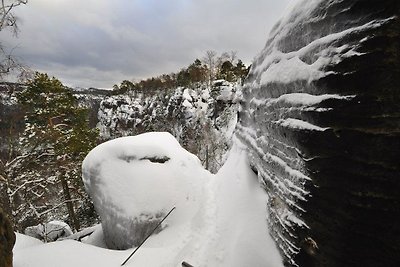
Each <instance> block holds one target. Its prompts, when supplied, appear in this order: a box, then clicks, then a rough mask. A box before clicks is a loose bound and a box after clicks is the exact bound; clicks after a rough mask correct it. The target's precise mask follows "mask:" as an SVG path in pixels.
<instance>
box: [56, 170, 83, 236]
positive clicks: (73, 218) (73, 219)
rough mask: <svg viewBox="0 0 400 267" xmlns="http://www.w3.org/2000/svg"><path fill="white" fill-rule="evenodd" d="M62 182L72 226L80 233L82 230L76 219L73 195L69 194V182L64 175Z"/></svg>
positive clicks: (61, 177) (61, 178)
mask: <svg viewBox="0 0 400 267" xmlns="http://www.w3.org/2000/svg"><path fill="white" fill-rule="evenodd" d="M60 180H61V184H62V187H63V193H64V198H65V201H66V205H67V209H68V215H69V219H70V220H71V223H72V226H73V227H74V228H75V230H76V231H79V230H80V225H79V221H78V220H77V218H76V215H75V210H74V205H73V203H72V201H71V200H72V199H71V193H70V192H69V187H68V183H67V180H65V177H64V175H63V174H62V175H60Z"/></svg>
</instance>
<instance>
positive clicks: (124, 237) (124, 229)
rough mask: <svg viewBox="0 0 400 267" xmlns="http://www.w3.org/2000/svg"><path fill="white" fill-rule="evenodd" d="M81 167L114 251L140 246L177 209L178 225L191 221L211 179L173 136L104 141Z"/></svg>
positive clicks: (131, 137)
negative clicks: (205, 186)
mask: <svg viewBox="0 0 400 267" xmlns="http://www.w3.org/2000/svg"><path fill="white" fill-rule="evenodd" d="M82 166H83V167H82V173H83V181H84V183H85V187H86V191H87V192H88V194H89V195H90V196H91V198H92V200H93V203H94V205H95V208H96V211H97V212H98V214H99V215H100V218H101V222H102V228H103V233H104V240H105V242H106V244H107V247H108V248H110V249H128V248H131V247H134V246H138V245H139V244H140V243H141V242H142V241H143V240H144V239H145V238H146V236H147V235H148V234H150V233H151V232H152V230H153V229H154V228H155V226H156V225H157V224H158V223H159V222H160V221H161V220H162V219H163V217H164V216H165V215H166V214H167V213H168V212H169V211H170V210H171V209H172V208H173V207H176V211H175V212H174V216H176V217H177V218H179V220H180V221H190V219H191V217H192V216H194V214H196V213H197V210H198V209H199V205H200V203H201V202H202V199H203V187H204V184H205V181H206V177H208V175H209V173H208V172H207V171H205V170H204V169H203V167H202V166H201V164H200V161H199V160H198V159H197V158H196V157H195V156H194V155H193V154H190V153H189V152H187V151H186V150H184V149H183V148H182V147H181V146H180V145H179V143H178V142H177V141H176V139H175V138H174V137H173V136H172V135H171V134H169V133H146V134H141V135H137V136H129V137H121V138H117V139H114V140H111V141H108V142H105V143H103V144H101V145H99V146H97V147H96V148H94V149H93V150H92V151H91V152H90V153H89V154H88V155H87V157H86V158H85V160H84V162H83V164H82ZM193 173H201V174H202V175H201V176H200V177H194V176H193ZM174 223H176V221H175V222H174ZM165 227H168V226H167V225H166V224H163V225H162V226H161V227H159V228H158V229H157V230H158V231H160V230H162V229H163V228H165Z"/></svg>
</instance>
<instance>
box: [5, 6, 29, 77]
mask: <svg viewBox="0 0 400 267" xmlns="http://www.w3.org/2000/svg"><path fill="white" fill-rule="evenodd" d="M27 2H28V0H1V5H0V31H2V30H4V29H6V28H8V29H10V30H11V31H12V32H13V33H14V34H15V35H17V33H18V25H17V17H16V16H15V14H14V13H13V10H14V8H15V7H17V6H20V5H25V4H26V3H27ZM20 67H21V64H19V63H18V61H17V59H16V58H15V57H14V56H12V53H8V52H7V51H6V50H5V49H4V47H3V46H2V44H1V43H0V79H1V78H2V77H3V76H4V75H5V74H8V73H9V72H10V71H11V70H13V69H17V68H20ZM21 69H23V67H21Z"/></svg>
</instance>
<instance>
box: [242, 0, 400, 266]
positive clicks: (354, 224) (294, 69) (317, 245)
mask: <svg viewBox="0 0 400 267" xmlns="http://www.w3.org/2000/svg"><path fill="white" fill-rule="evenodd" d="M399 16H400V1H398V0H385V1H377V0H375V1H373V0H346V1H340V0H331V1H328V0H326V1H302V2H301V3H300V5H298V6H297V7H295V9H294V11H293V13H292V14H291V15H290V16H288V17H286V18H284V19H283V20H282V21H281V23H278V24H277V25H276V27H275V28H274V29H273V30H272V32H271V35H270V38H269V40H268V41H267V44H266V47H265V48H264V50H263V51H262V52H261V53H260V54H259V56H258V57H257V58H256V60H255V62H254V64H253V66H252V69H251V71H250V75H249V77H248V80H247V83H246V85H245V88H244V100H243V103H242V111H241V112H240V114H239V117H240V122H239V125H238V128H237V132H236V133H237V136H238V137H239V139H240V140H242V141H243V142H244V143H246V144H247V145H248V147H249V151H250V153H249V156H250V161H251V165H252V169H253V170H254V171H255V172H256V173H257V174H258V175H259V177H260V178H261V180H262V181H263V182H264V184H263V186H264V187H265V188H266V191H267V193H268V195H269V196H270V202H269V205H268V210H269V212H270V218H269V221H268V223H269V227H270V229H271V232H272V235H273V237H274V239H275V240H276V242H277V245H278V247H279V249H280V251H281V253H282V255H283V256H284V259H285V264H286V266H296V265H299V266H374V267H376V266H400V224H399V223H398V221H397V219H398V218H400V164H399V163H400V161H399V158H400V157H399V156H400V153H399V152H400V19H399ZM277 51H280V52H281V53H277ZM285 62H289V64H285ZM299 62H300V64H297V65H296V63H299ZM299 66H300V67H299ZM275 70H280V71H279V72H278V71H275ZM313 96H319V97H320V98H318V97H313ZM301 98H306V100H307V101H300V99H301Z"/></svg>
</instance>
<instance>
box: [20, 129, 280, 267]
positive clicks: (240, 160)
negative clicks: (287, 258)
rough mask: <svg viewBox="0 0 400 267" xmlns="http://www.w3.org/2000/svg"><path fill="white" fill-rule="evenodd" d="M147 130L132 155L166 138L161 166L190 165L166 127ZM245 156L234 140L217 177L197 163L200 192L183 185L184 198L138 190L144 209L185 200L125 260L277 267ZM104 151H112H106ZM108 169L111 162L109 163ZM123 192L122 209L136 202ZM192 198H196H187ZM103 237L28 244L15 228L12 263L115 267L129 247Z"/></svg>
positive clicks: (194, 175) (261, 195)
mask: <svg viewBox="0 0 400 267" xmlns="http://www.w3.org/2000/svg"><path fill="white" fill-rule="evenodd" d="M149 136H151V138H152V139H153V140H157V141H155V142H154V147H153V149H152V151H149V150H147V151H146V149H145V150H142V151H138V152H137V153H139V154H140V153H143V155H145V156H146V155H147V154H149V153H150V154H153V155H158V154H159V152H160V149H158V150H157V149H156V147H157V144H158V145H160V144H162V143H164V142H165V143H167V144H168V146H169V149H168V150H167V151H163V155H165V154H166V153H167V156H168V157H170V158H171V160H170V161H171V162H170V164H169V165H165V168H171V170H169V171H170V172H171V173H173V172H175V171H177V170H178V171H181V170H180V169H179V168H182V166H184V165H185V164H186V165H188V166H192V165H193V164H194V163H193V162H195V160H194V161H193V162H192V163H190V162H191V161H192V159H193V157H194V156H193V155H191V156H190V157H189V158H188V157H187V155H188V154H189V153H188V152H186V151H185V152H186V153H187V154H186V153H183V152H182V148H181V147H180V146H179V144H176V145H175V147H171V146H170V145H171V144H173V143H174V142H172V141H171V140H168V139H170V136H168V135H166V134H165V133H151V134H150V135H149ZM145 139H146V138H145ZM119 142H120V143H119ZM126 142H127V140H126V139H125V140H124V139H122V141H118V140H117V141H114V144H113V145H114V146H115V147H116V148H117V149H118V151H124V148H123V147H122V148H121V147H119V148H118V145H126ZM118 143H119V144H118ZM147 149H148V148H147ZM177 151H180V153H181V155H180V156H179V155H178V156H176V154H174V153H175V152H177ZM125 152H126V150H125ZM100 154H101V153H100ZM182 155H184V157H182ZM246 155H247V153H246V148H245V147H244V146H243V145H242V144H241V143H240V141H238V140H234V145H233V148H232V149H231V151H230V153H229V156H228V159H227V161H226V163H225V164H224V166H223V167H222V169H221V170H220V171H219V172H218V173H217V174H216V175H213V174H211V173H209V172H207V171H205V170H204V169H202V168H197V167H196V168H191V173H190V180H191V181H192V182H193V181H196V180H197V182H196V183H199V184H201V185H202V190H200V191H195V194H193V193H192V192H191V191H190V190H189V191H187V192H185V194H187V198H183V199H182V198H180V197H179V196H178V197H177V198H175V197H174V196H172V195H169V194H168V193H163V194H161V195H160V197H158V196H157V194H152V197H151V200H150V199H146V198H145V196H143V199H144V204H143V208H145V207H148V206H147V205H146V202H154V203H153V205H152V207H157V209H163V205H164V203H158V204H157V202H159V201H163V202H169V200H168V199H169V198H174V199H173V200H174V201H183V202H185V203H180V204H179V203H178V204H177V205H176V206H177V209H176V210H175V211H174V212H172V213H171V215H170V216H169V217H168V218H167V220H166V221H165V223H163V227H162V229H163V230H162V231H161V232H159V233H158V234H155V235H152V236H151V237H150V238H149V239H148V240H147V241H146V243H145V244H144V245H143V247H142V248H140V249H139V250H138V251H137V253H136V254H135V255H134V256H133V257H132V258H131V259H130V260H129V261H128V263H127V264H126V265H127V266H149V267H153V266H154V267H156V266H160V267H161V266H165V267H171V266H181V263H182V262H183V261H186V262H188V263H190V264H191V265H193V266H195V267H199V266H204V267H205V266H207V267H213V266H222V267H244V266H252V267H257V266H259V267H261V266H262V267H265V266H267V267H277V266H283V264H282V263H281V262H282V261H281V258H280V255H279V252H278V250H277V248H276V247H275V244H274V242H273V240H272V239H271V237H270V236H269V233H268V227H267V223H266V220H267V211H266V202H267V201H268V200H267V195H266V194H265V192H264V191H263V189H261V188H260V186H259V184H260V183H259V181H258V178H257V175H255V174H254V173H253V172H252V170H251V169H250V167H249V164H248V161H247V158H246ZM109 156H110V157H111V158H112V157H113V155H111V154H109ZM192 156H193V157H192ZM175 159H179V164H172V163H173V161H174V160H175ZM89 161H91V162H94V161H92V160H91V159H89ZM109 163H110V162H109ZM111 163H112V161H111ZM140 164H144V165H146V164H147V165H148V167H149V166H151V164H154V163H152V162H150V161H149V160H146V161H143V162H141V163H140ZM155 164H157V163H155ZM198 165H199V166H200V167H201V165H200V164H198ZM179 166H181V167H179ZM108 167H109V168H113V166H111V165H109V166H108ZM114 167H117V168H120V169H121V168H123V167H121V166H114ZM142 168H143V169H141V170H142V171H144V170H145V169H146V168H145V166H142ZM100 169H101V167H100ZM132 171H133V170H132ZM137 171H138V173H136V176H140V168H138V170H137ZM186 178H188V177H186ZM157 183H158V187H159V188H163V187H164V188H165V190H169V189H171V185H170V183H171V181H170V180H169V179H166V180H165V181H163V180H162V179H159V180H158V181H157ZM196 183H195V184H196ZM142 184H143V183H138V188H135V189H133V190H132V191H133V192H138V191H140V186H141V185H142ZM196 188H197V187H196ZM186 189H187V188H186ZM129 191H130V190H129V188H123V189H121V190H120V192H121V194H120V195H119V196H118V197H117V198H118V201H122V202H124V201H126V202H125V203H123V206H125V208H126V209H128V210H129V209H131V207H130V205H132V206H133V205H135V203H130V201H131V200H132V196H126V195H125V194H129ZM184 191H185V190H184ZM114 193H115V192H113V194H114ZM117 193H118V192H117ZM178 195H180V194H178ZM194 196H195V197H196V199H193V197H194ZM114 197H115V196H114ZM147 204H148V203H147ZM140 209H141V206H140V205H136V206H135V208H134V211H135V212H138V211H140ZM183 215H188V216H183ZM102 239H103V235H102V230H101V227H97V228H96V231H95V233H94V234H93V235H92V236H91V237H89V239H85V240H84V242H78V241H73V240H64V241H57V242H52V243H47V244H42V243H40V242H34V243H32V239H31V238H30V237H26V236H24V235H20V234H18V235H17V246H16V247H15V249H14V266H15V267H23V266H30V267H35V266H41V267H44V266H61V267H62V266H76V267H79V266H107V267H109V266H120V264H121V263H122V262H123V261H124V260H125V259H126V258H127V257H128V256H129V254H130V253H131V252H132V250H133V249H128V250H119V251H117V250H110V249H105V248H102V247H101V246H102V245H101V244H103V245H104V242H102ZM93 244H97V245H98V246H94V245H93Z"/></svg>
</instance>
